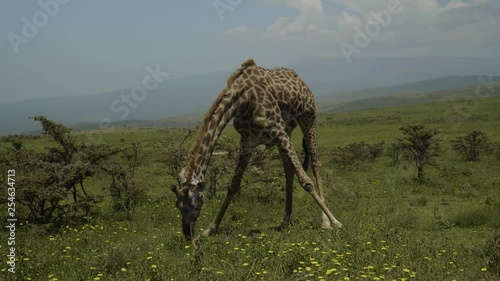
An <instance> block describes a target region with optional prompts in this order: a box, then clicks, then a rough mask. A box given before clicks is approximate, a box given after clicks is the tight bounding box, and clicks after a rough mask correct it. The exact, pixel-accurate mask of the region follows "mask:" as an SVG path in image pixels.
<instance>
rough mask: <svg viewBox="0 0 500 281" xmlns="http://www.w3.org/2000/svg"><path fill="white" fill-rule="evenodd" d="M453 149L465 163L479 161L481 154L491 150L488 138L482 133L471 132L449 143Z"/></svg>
mask: <svg viewBox="0 0 500 281" xmlns="http://www.w3.org/2000/svg"><path fill="white" fill-rule="evenodd" d="M451 143H452V146H453V149H454V150H456V151H458V153H459V154H460V155H461V156H462V158H463V159H464V160H465V161H479V156H480V153H481V152H486V151H487V150H491V148H490V143H489V142H488V136H487V135H486V134H485V133H484V132H482V131H478V130H476V131H472V132H469V133H467V135H465V136H461V137H457V138H456V139H454V140H452V141H451Z"/></svg>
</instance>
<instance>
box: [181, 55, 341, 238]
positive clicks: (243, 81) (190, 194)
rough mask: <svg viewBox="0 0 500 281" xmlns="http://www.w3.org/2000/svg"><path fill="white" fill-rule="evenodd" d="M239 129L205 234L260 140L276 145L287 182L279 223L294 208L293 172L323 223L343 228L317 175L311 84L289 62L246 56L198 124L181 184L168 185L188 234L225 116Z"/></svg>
mask: <svg viewBox="0 0 500 281" xmlns="http://www.w3.org/2000/svg"><path fill="white" fill-rule="evenodd" d="M233 118H234V121H233V126H234V128H235V130H236V131H237V132H238V133H239V135H240V152H239V158H238V164H237V167H236V170H235V172H234V175H233V178H232V181H231V184H230V187H229V188H228V191H227V195H226V198H225V200H224V202H223V203H222V206H221V207H220V210H219V212H218V214H217V216H216V217H215V219H214V220H213V222H212V223H211V224H210V225H209V226H208V227H207V228H206V229H205V230H204V231H203V233H202V234H203V235H204V236H206V235H210V234H212V233H214V232H216V230H217V228H218V227H219V225H220V223H221V221H222V218H223V217H224V214H225V212H226V210H227V208H228V206H229V204H230V202H231V200H232V199H233V197H234V195H235V194H236V193H237V192H238V191H239V189H240V186H241V180H242V177H243V174H244V172H245V169H246V168H247V166H248V164H249V160H250V157H251V156H252V152H253V151H254V149H255V148H256V147H257V146H258V145H262V144H263V145H267V146H269V145H275V146H277V147H278V149H279V153H280V156H281V159H282V163H283V167H284V172H285V179H286V180H285V182H286V188H285V190H286V196H285V214H284V216H283V225H287V224H288V223H289V222H290V219H291V214H292V195H293V194H292V193H293V180H294V176H295V175H296V176H297V178H298V181H299V183H300V185H301V186H302V187H303V188H304V189H305V190H306V191H307V192H308V193H309V194H310V195H311V196H312V198H313V199H314V201H315V202H316V203H317V204H318V205H319V207H320V208H321V210H322V227H323V228H332V227H331V224H333V225H334V226H335V227H336V228H341V227H342V224H341V223H340V222H339V221H338V220H337V219H336V218H335V217H334V216H333V214H332V213H331V212H330V210H329V209H328V207H327V206H326V204H325V195H324V191H323V185H322V181H321V174H320V172H321V171H320V170H321V162H320V159H319V155H318V140H317V138H318V136H317V128H316V127H317V125H316V109H315V104H314V97H313V95H312V92H311V90H310V89H309V88H308V87H307V85H306V84H305V83H304V81H303V80H302V79H301V78H300V77H299V76H298V75H297V74H296V73H295V71H293V70H292V69H290V68H285V67H278V68H273V69H265V68H262V67H259V66H257V65H256V64H255V62H254V60H253V59H248V60H247V61H245V62H243V63H242V64H241V67H240V68H239V69H237V70H236V71H235V72H234V73H233V74H232V75H231V76H230V77H229V78H228V80H227V86H226V87H225V88H224V89H223V90H222V92H221V93H220V94H219V96H218V97H217V98H216V100H215V101H214V103H213V104H212V106H211V107H210V109H209V110H208V112H207V113H206V114H205V116H204V119H203V121H202V123H201V125H200V127H199V129H198V135H197V137H196V139H195V141H194V144H193V146H192V147H191V150H190V152H189V155H188V161H187V165H186V166H185V167H184V168H183V169H182V171H181V173H180V178H181V186H180V187H177V186H172V191H173V192H174V193H175V195H176V206H177V208H178V209H179V211H180V212H181V216H182V230H183V234H184V236H185V238H186V239H188V240H190V239H191V237H192V235H193V234H194V227H195V222H196V220H197V219H198V216H199V215H200V212H201V209H202V206H203V202H204V200H203V189H204V185H205V184H204V175H205V171H206V169H207V166H208V164H209V161H210V157H211V155H212V152H213V149H214V146H215V144H216V142H217V140H218V139H219V136H220V134H221V133H222V130H223V129H224V127H225V126H226V125H227V124H228V122H229V121H230V120H231V119H233ZM297 126H299V127H300V129H301V130H302V132H303V135H304V137H303V140H302V144H303V147H304V150H305V154H306V157H305V159H304V163H302V164H301V163H300V160H299V158H298V156H297V153H296V151H295V149H294V148H293V146H292V143H291V134H292V131H293V130H294V129H295V128H296V127H297ZM309 162H311V163H310V164H311V167H312V172H313V175H314V177H315V180H316V185H317V188H318V191H319V195H318V192H316V190H315V188H314V184H313V181H312V180H311V179H310V178H309V177H308V175H307V173H306V170H307V167H308V166H309Z"/></svg>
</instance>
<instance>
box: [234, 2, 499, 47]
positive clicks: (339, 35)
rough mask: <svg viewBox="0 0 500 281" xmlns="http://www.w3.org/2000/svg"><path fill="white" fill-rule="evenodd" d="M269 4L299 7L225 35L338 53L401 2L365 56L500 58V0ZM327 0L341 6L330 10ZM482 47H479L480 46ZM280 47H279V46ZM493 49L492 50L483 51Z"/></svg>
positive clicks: (272, 3)
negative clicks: (291, 13)
mask: <svg viewBox="0 0 500 281" xmlns="http://www.w3.org/2000/svg"><path fill="white" fill-rule="evenodd" d="M262 1H263V2H264V3H266V4H269V5H282V6H286V7H292V8H294V9H295V10H296V15H295V16H293V17H292V16H288V17H283V16H282V17H278V18H276V19H275V21H274V22H272V23H270V24H268V26H266V27H265V28H260V29H257V28H253V27H251V26H241V27H238V28H233V29H230V30H228V31H226V32H225V33H224V36H225V38H227V39H229V40H231V41H232V42H234V40H238V38H246V39H249V38H251V40H252V41H253V42H256V43H255V46H257V45H258V46H259V47H260V49H262V50H264V49H267V50H268V51H269V52H272V53H276V52H281V51H283V48H286V51H287V52H291V53H295V54H302V55H303V56H309V57H314V56H336V55H339V54H341V53H340V52H339V51H340V49H339V44H340V43H341V42H352V40H353V39H354V36H355V34H356V31H355V28H356V27H357V28H360V29H363V27H364V26H365V25H366V23H367V22H369V21H372V20H373V16H372V12H379V11H381V10H383V9H384V10H385V9H387V7H388V3H389V2H390V1H399V2H400V5H401V7H402V12H401V13H398V14H393V15H392V18H391V22H390V24H389V25H388V26H387V27H384V28H383V30H382V31H381V32H380V35H378V36H377V37H376V38H373V44H371V45H370V46H369V47H367V48H366V49H365V50H363V55H366V56H369V55H377V56H393V55H406V56H412V55H429V56H433V55H436V56H437V55H458V56H482V55H483V56H484V55H489V56H500V53H499V51H498V50H497V51H495V50H494V48H493V47H492V46H493V44H494V43H495V42H496V45H500V35H499V33H498V30H499V29H500V21H499V17H500V3H496V1H490V0H451V1H450V2H448V3H447V5H445V6H444V7H439V5H438V2H437V0H370V1H366V0H323V1H321V0H288V1H287V0H262ZM326 1H330V3H332V2H333V3H335V4H336V5H337V7H340V9H339V8H337V9H336V10H334V11H330V12H329V13H327V12H326V11H325V9H324V4H325V3H326ZM474 46H476V47H474ZM273 48H275V49H273ZM483 49H486V50H488V51H487V52H488V54H485V53H484V52H482V51H478V50H483Z"/></svg>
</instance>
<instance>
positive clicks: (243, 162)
mask: <svg viewBox="0 0 500 281" xmlns="http://www.w3.org/2000/svg"><path fill="white" fill-rule="evenodd" d="M254 149H255V146H252V145H250V144H248V143H246V142H243V141H241V145H240V154H239V158H238V165H237V166H236V171H235V172H234V176H233V179H232V180H231V186H230V187H229V188H228V190H227V195H226V198H225V199H224V202H223V203H222V206H221V207H220V210H219V213H217V216H216V217H215V219H214V221H213V222H212V223H211V224H210V225H208V227H207V228H206V229H205V230H204V231H203V233H202V235H204V236H208V235H211V234H214V233H215V232H217V229H218V228H219V225H220V223H221V221H222V218H223V217H224V214H225V213H226V211H227V208H228V207H229V204H230V203H231V201H232V200H233V198H234V196H235V195H236V193H238V190H240V188H241V179H242V178H243V174H244V173H245V170H246V168H247V166H248V163H249V162H250V157H251V156H252V153H253V151H254Z"/></svg>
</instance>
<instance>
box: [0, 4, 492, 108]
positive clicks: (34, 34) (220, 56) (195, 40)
mask: <svg viewBox="0 0 500 281" xmlns="http://www.w3.org/2000/svg"><path fill="white" fill-rule="evenodd" d="M377 15H378V16H377ZM499 30H500V1H498V0H370V1H367V0H209V1H194V0H171V1H160V0H144V1H138V0H135V1H134V0H120V1H118V0H108V1H99V0H86V1H83V0H39V1H2V3H1V4H0V36H1V40H0V103H5V102H15V101H21V100H27V99H33V98H42V97H49V96H69V95H85V94H95V93H100V92H106V91H114V90H118V89H123V88H127V87H132V86H135V85H138V84H140V83H141V80H142V78H143V77H144V76H145V74H146V73H147V71H146V68H147V67H148V66H149V67H151V68H153V69H154V68H157V67H158V68H159V69H160V70H161V71H162V72H168V73H169V75H170V76H169V78H175V77H183V76H189V75H196V74H202V73H209V72H214V71H231V70H234V69H236V68H237V67H238V66H239V65H240V64H241V62H243V61H244V60H246V59H247V58H254V59H255V61H256V62H257V64H259V65H262V66H264V67H274V66H278V65H292V64H294V63H298V62H303V61H312V60H319V59H325V58H340V59H346V60H348V59H350V60H353V59H357V58H361V57H369V56H378V57H394V56H399V57H405V56H406V57H418V56H456V57H491V58H499V57H500V32H498V31H499ZM363 37H364V39H365V40H364V41H363V40H362V39H363Z"/></svg>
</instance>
